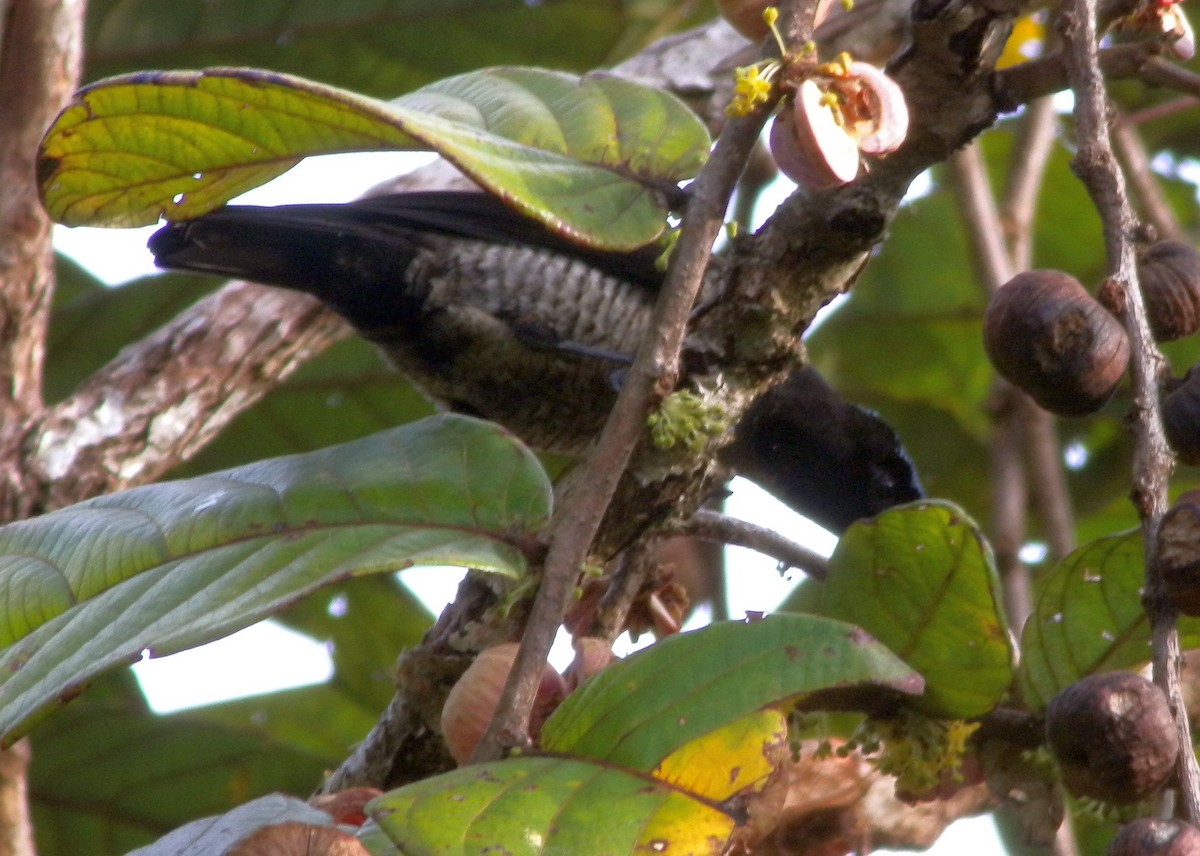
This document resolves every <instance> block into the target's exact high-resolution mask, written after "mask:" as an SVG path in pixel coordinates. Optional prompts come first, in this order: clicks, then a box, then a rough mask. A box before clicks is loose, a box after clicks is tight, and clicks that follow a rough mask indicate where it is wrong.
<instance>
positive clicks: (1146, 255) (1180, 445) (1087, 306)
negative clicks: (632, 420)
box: [983, 241, 1200, 463]
mask: <svg viewBox="0 0 1200 856" xmlns="http://www.w3.org/2000/svg"><path fill="white" fill-rule="evenodd" d="M1138 277H1139V279H1140V281H1141V286H1142V294H1143V295H1144V296H1145V300H1146V311H1147V313H1148V315H1149V318H1150V327H1151V330H1152V332H1153V334H1154V337H1155V338H1156V339H1157V340H1158V341H1160V342H1166V341H1171V340H1173V339H1179V338H1182V337H1184V336H1188V335H1191V334H1192V333H1195V332H1196V331H1197V330H1200V252H1198V251H1197V250H1196V249H1195V248H1194V247H1192V246H1190V245H1188V244H1184V243H1181V242H1179V241H1159V242H1158V243H1156V244H1152V245H1151V246H1150V247H1148V248H1147V249H1146V250H1144V251H1143V252H1142V253H1141V254H1140V256H1139V258H1138ZM1105 297H1106V295H1105V294H1103V289H1102V294H1101V298H1102V300H1104V298H1105ZM1104 302H1105V304H1107V308H1106V305H1102V302H1101V300H1097V299H1095V298H1093V297H1092V296H1091V295H1090V294H1088V292H1087V290H1086V289H1084V287H1083V286H1082V285H1080V283H1079V281H1078V280H1076V279H1075V278H1074V277H1071V276H1068V275H1067V274H1065V273H1061V272H1059V271H1053V270H1031V271H1026V272H1025V273H1021V274H1018V275H1017V276H1015V277H1013V278H1012V279H1011V280H1010V281H1009V282H1008V283H1006V284H1005V285H1004V286H1003V287H1002V288H1000V289H998V290H997V291H996V293H995V294H994V295H992V299H991V302H990V303H989V304H988V308H987V311H986V313H985V314H984V319H983V344H984V348H985V349H986V350H987V354H988V358H989V359H990V360H991V361H992V365H993V366H995V367H996V370H997V371H998V372H1000V374H1001V375H1003V376H1004V377H1005V378H1006V379H1007V380H1009V381H1010V382H1011V383H1013V384H1014V385H1015V386H1017V387H1019V388H1021V389H1022V390H1024V391H1025V392H1027V393H1028V394H1029V396H1030V397H1031V398H1033V400H1034V401H1036V402H1037V403H1038V404H1040V405H1041V406H1042V407H1044V408H1046V409H1047V410H1049V411H1050V412H1051V413H1056V414H1058V415H1059V416H1087V415H1088V414H1091V413H1095V412H1096V411H1097V410H1099V409H1100V408H1101V407H1103V406H1104V404H1105V402H1107V401H1108V399H1109V398H1110V397H1111V396H1112V394H1113V392H1114V391H1115V390H1116V388H1117V386H1118V385H1119V384H1120V382H1121V378H1122V377H1124V375H1125V369H1126V368H1127V366H1128V364H1129V340H1128V339H1127V338H1126V335H1125V330H1124V328H1123V327H1122V325H1121V323H1120V322H1119V321H1118V320H1117V319H1116V318H1115V317H1114V314H1113V312H1114V311H1115V312H1118V313H1120V312H1122V311H1123V309H1122V307H1120V306H1119V305H1116V306H1114V305H1112V304H1114V303H1117V299H1116V298H1115V297H1110V299H1107V300H1105V301H1104ZM1193 377H1195V380H1192V378H1193ZM1193 398H1195V399H1197V400H1196V405H1200V372H1197V371H1194V370H1193V371H1192V372H1189V373H1188V377H1187V378H1186V379H1184V380H1183V381H1180V382H1176V383H1172V384H1169V385H1168V389H1167V391H1166V394H1165V395H1164V397H1163V402H1162V404H1163V423H1164V428H1165V429H1166V433H1167V439H1168V440H1169V442H1170V443H1171V446H1172V447H1173V448H1174V449H1175V452H1176V453H1177V454H1178V455H1179V456H1180V459H1181V460H1183V461H1185V462H1187V463H1200V421H1198V420H1196V419H1194V418H1193V417H1192V416H1191V414H1193V413H1196V412H1197V411H1196V410H1195V406H1194V405H1193V404H1192V403H1191V401H1190V399H1193Z"/></svg>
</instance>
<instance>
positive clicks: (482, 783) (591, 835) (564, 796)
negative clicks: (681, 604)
mask: <svg viewBox="0 0 1200 856" xmlns="http://www.w3.org/2000/svg"><path fill="white" fill-rule="evenodd" d="M367 812H368V814H369V815H370V816H371V817H372V818H373V819H374V820H375V821H376V822H377V823H378V824H379V827H380V829H382V830H383V831H384V832H385V833H386V834H387V836H388V838H390V839H391V840H392V841H393V842H395V843H396V844H397V845H398V848H399V850H400V852H402V853H407V854H414V856H416V854H420V856H433V854H451V853H455V854H466V853H505V854H508V856H542V854H544V853H570V854H572V856H634V854H655V853H659V854H669V856H676V854H677V856H685V854H696V856H705V854H712V856H716V854H719V853H722V852H724V851H725V849H726V847H727V845H728V843H729V839H730V837H731V836H732V835H733V831H734V828H735V826H736V823H735V821H734V818H733V817H732V816H730V815H728V814H726V813H725V812H723V811H720V810H719V809H717V808H715V807H713V806H711V805H709V804H708V803H706V802H702V801H701V800H699V799H696V798H695V797H692V796H690V795H688V794H686V793H683V792H682V791H678V790H675V789H673V788H671V787H670V786H669V785H667V784H665V783H662V782H656V781H654V780H653V779H650V778H647V777H645V776H640V775H635V774H633V773H629V772H626V771H624V770H620V769H617V768H613V767H609V766H605V765H601V764H597V763H594V762H590V761H582V760H575V759H570V758H547V757H540V758H539V757H529V758H510V759H508V760H506V761H498V762H495V763H492V764H481V765H477V766H473V767H463V768H461V769H459V770H455V771H453V772H451V773H446V774H444V775H441V776H436V777H434V778H432V779H426V780H424V781H421V782H416V783H414V784H411V785H408V786H406V787H403V788H400V789H398V790H395V791H392V792H391V793H387V794H384V795H383V796H381V797H379V798H377V799H375V800H373V801H372V802H371V803H369V804H368V805H367Z"/></svg>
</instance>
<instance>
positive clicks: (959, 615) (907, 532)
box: [807, 502, 1012, 719]
mask: <svg viewBox="0 0 1200 856" xmlns="http://www.w3.org/2000/svg"><path fill="white" fill-rule="evenodd" d="M807 598H808V603H809V605H810V607H811V608H815V609H817V610H818V611H819V612H820V614H822V615H828V616H831V617H833V618H840V619H841V620H843V621H850V622H853V623H855V624H857V625H859V626H860V627H862V628H863V629H865V630H866V631H867V632H868V633H871V634H872V635H873V636H875V637H876V638H877V639H879V641H880V642H882V643H883V644H884V645H887V646H888V648H890V649H891V650H892V651H894V652H895V653H896V654H898V655H899V656H900V657H901V659H903V660H904V661H905V662H906V663H908V664H909V665H910V666H912V667H913V668H914V669H916V670H917V671H918V672H919V673H920V674H921V676H922V677H923V678H924V679H925V695H923V696H922V697H920V698H918V699H914V700H913V702H912V703H913V706H914V707H917V708H919V709H920V710H922V711H924V712H925V713H928V714H930V715H931V716H938V717H945V718H964V719H965V718H970V717H974V716H980V715H982V714H984V713H986V712H988V711H989V710H991V709H992V708H993V707H994V706H995V704H996V702H997V701H999V700H1000V698H1001V696H1003V694H1004V693H1005V691H1006V690H1007V689H1008V686H1009V684H1010V683H1011V681H1012V649H1011V646H1010V642H1009V638H1008V629H1007V624H1006V621H1005V618H1004V612H1003V609H1002V607H1001V599H1000V590H999V583H998V580H997V576H996V568H995V563H994V560H993V558H992V551H991V548H990V547H989V546H988V544H987V541H986V540H985V539H984V537H983V533H982V532H980V530H979V528H978V527H977V526H976V525H975V523H974V522H973V521H972V520H971V519H970V518H969V517H967V516H966V514H964V513H963V511H962V510H961V509H959V508H957V507H955V506H953V505H951V504H949V503H942V502H918V503H913V504H911V505H906V506H900V507H898V508H893V509H891V510H889V511H885V512H884V513H883V514H880V515H879V516H877V517H874V518H871V519H869V520H860V521H859V522H857V523H855V524H854V525H852V526H851V527H850V528H849V529H847V530H846V534H845V535H843V536H842V539H841V541H839V542H838V545H837V548H836V549H835V550H834V551H833V555H832V556H830V558H829V577H828V579H827V580H826V582H824V583H815V582H814V583H812V584H811V593H810V594H809V595H807Z"/></svg>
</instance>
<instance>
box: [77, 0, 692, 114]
mask: <svg viewBox="0 0 1200 856" xmlns="http://www.w3.org/2000/svg"><path fill="white" fill-rule="evenodd" d="M712 15H713V9H712V6H711V4H710V3H707V2H697V0H632V2H630V0H619V2H613V0H555V2H553V3H514V2H510V0H439V2H438V3H437V4H435V5H431V4H430V2H429V0H388V2H386V3H379V2H376V0H339V2H337V3H304V4H296V3H252V4H247V3H245V2H244V0H173V2H171V3H163V2H161V0H92V2H89V3H88V4H87V41H86V50H84V63H85V66H84V79H85V80H96V79H98V78H100V77H110V76H112V75H115V74H123V73H127V72H130V71H139V70H141V69H146V68H206V67H210V66H234V65H239V66H263V67H270V68H273V69H276V70H278V71H282V72H288V73H291V74H301V75H304V76H306V77H311V78H313V79H314V80H322V81H325V82H326V83H330V84H333V85H335V86H344V87H347V88H350V89H354V90H356V91H359V92H363V93H366V94H369V95H373V96H375V97H379V98H391V97H394V96H396V95H397V94H399V93H401V92H409V91H411V90H413V89H416V88H417V87H418V86H423V85H424V84H426V83H429V82H430V81H431V80H434V79H436V78H439V77H444V76H446V75H448V74H457V73H459V72H463V71H468V70H470V69H473V68H481V67H484V66H490V65H513V64H524V65H528V64H532V63H536V64H538V65H543V66H546V67H548V68H560V69H567V70H574V71H587V70H589V69H593V68H600V67H603V66H608V65H612V64H613V63H614V62H616V61H618V60H620V59H623V58H624V57H626V56H629V55H630V54H632V53H634V52H636V51H637V50H638V49H640V48H641V47H642V46H644V45H646V44H649V43H650V42H651V41H653V40H654V39H656V38H659V37H660V36H663V35H665V34H667V33H668V32H671V31H672V30H678V29H681V28H683V27H690V26H694V25H695V24H699V23H701V22H702V21H703V20H705V19H706V18H711V17H712Z"/></svg>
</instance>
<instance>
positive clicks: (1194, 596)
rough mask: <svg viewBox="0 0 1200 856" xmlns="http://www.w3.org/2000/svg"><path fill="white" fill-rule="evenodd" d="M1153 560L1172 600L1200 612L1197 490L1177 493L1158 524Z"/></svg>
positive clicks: (1199, 502)
mask: <svg viewBox="0 0 1200 856" xmlns="http://www.w3.org/2000/svg"><path fill="white" fill-rule="evenodd" d="M1157 545H1158V547H1157V554H1156V561H1157V562H1158V570H1159V573H1160V574H1161V575H1162V581H1163V585H1164V586H1166V589H1167V595H1168V597H1170V598H1171V603H1172V604H1174V606H1175V608H1176V609H1178V610H1179V611H1180V612H1182V613H1183V614H1184V615H1200V490H1189V491H1187V492H1185V493H1183V494H1180V496H1179V498H1178V499H1176V500H1175V503H1174V504H1173V505H1172V506H1171V507H1170V509H1168V510H1167V513H1166V514H1164V515H1163V519H1162V523H1160V524H1159V526H1158V541H1157Z"/></svg>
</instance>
